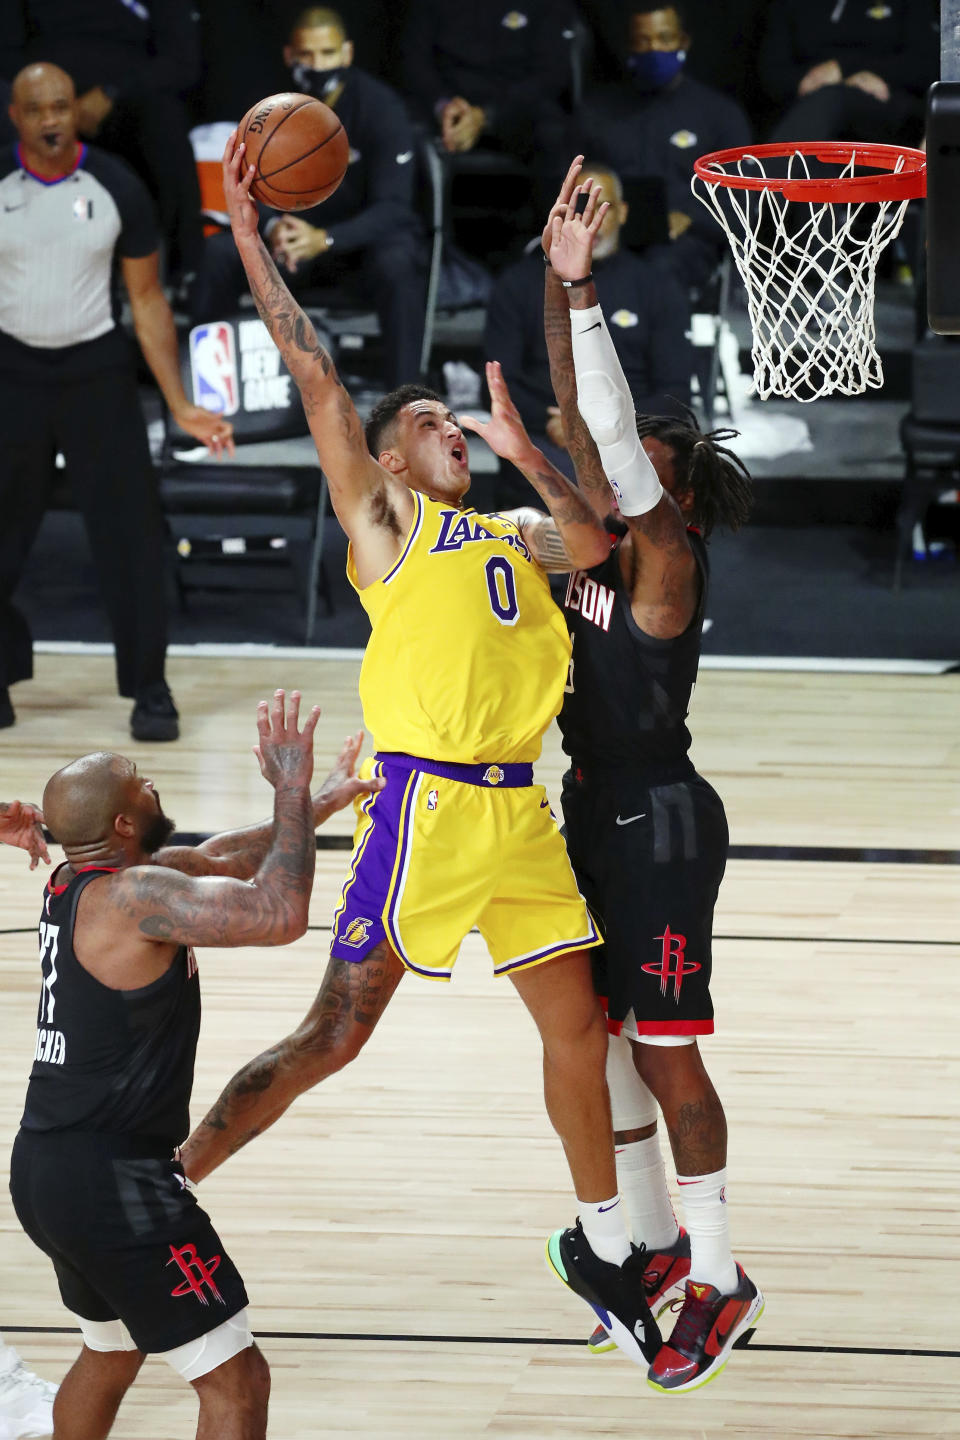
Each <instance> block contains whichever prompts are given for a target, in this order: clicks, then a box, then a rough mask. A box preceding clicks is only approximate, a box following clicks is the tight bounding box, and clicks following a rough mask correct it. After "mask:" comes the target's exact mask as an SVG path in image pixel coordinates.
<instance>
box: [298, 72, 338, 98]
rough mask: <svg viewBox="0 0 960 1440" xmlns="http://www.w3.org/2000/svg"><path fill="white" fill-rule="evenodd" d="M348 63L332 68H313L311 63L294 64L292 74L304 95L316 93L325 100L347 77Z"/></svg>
mask: <svg viewBox="0 0 960 1440" xmlns="http://www.w3.org/2000/svg"><path fill="white" fill-rule="evenodd" d="M347 69H348V67H347V66H346V65H336V66H335V67H334V68H333V69H332V70H311V69H310V66H309V65H300V64H297V65H294V67H293V70H292V71H291V74H292V75H293V83H294V85H295V86H296V87H297V89H298V90H299V91H300V93H301V94H303V95H315V96H316V97H317V99H318V100H325V99H326V98H327V96H328V95H332V94H333V92H334V90H336V89H338V88H339V86H341V85H342V84H343V82H344V81H345V80H346V78H347Z"/></svg>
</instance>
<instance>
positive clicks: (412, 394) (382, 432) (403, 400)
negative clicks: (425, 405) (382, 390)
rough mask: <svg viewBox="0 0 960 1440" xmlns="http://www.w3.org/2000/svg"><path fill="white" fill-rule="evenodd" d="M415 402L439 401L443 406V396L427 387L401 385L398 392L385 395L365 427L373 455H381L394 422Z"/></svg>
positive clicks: (365, 433)
mask: <svg viewBox="0 0 960 1440" xmlns="http://www.w3.org/2000/svg"><path fill="white" fill-rule="evenodd" d="M414 400H439V401H440V403H441V405H442V404H443V398H442V396H440V395H438V394H437V392H436V390H431V389H430V388H429V386H427V385H417V384H411V385H400V386H398V388H397V389H396V390H391V391H390V393H389V394H388V395H384V396H383V398H382V399H380V400H378V401H377V403H376V405H374V407H373V409H372V410H371V411H370V415H369V417H368V419H367V423H366V425H365V426H364V431H363V433H364V435H365V436H366V441H367V449H368V450H369V451H370V454H371V455H379V454H380V451H381V450H382V449H383V442H384V440H385V439H386V437H387V435H388V434H389V432H390V428H391V426H392V425H393V422H394V420H396V418H397V416H398V415H399V414H400V411H401V410H402V409H403V407H404V405H410V404H412V402H413V401H414Z"/></svg>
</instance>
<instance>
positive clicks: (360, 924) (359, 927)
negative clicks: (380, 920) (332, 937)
mask: <svg viewBox="0 0 960 1440" xmlns="http://www.w3.org/2000/svg"><path fill="white" fill-rule="evenodd" d="M372 924H373V921H372V920H365V919H363V918H362V917H360V916H357V918H356V920H351V921H350V924H349V925H348V926H347V928H346V930H344V932H343V934H342V935H341V936H340V939H341V940H342V941H343V943H344V945H353V946H360V945H362V944H363V943H364V941H365V940H366V938H367V936H368V935H369V933H370V926H371V925H372Z"/></svg>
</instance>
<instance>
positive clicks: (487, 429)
mask: <svg viewBox="0 0 960 1440" xmlns="http://www.w3.org/2000/svg"><path fill="white" fill-rule="evenodd" d="M486 368H487V385H488V386H489V389H490V420H489V421H488V422H487V423H484V422H483V421H480V420H477V419H476V418H475V417H474V416H473V415H461V416H460V417H459V420H460V424H461V426H462V427H463V428H464V429H465V430H473V431H475V432H476V434H477V435H480V436H482V437H483V439H484V440H486V442H487V444H488V445H489V446H490V448H491V450H493V452H494V453H495V454H496V455H499V456H500V458H501V460H509V461H510V463H511V464H512V465H515V466H516V467H517V469H518V470H519V471H520V473H521V474H522V475H523V476H524V478H525V479H527V480H529V482H530V484H531V485H532V486H533V488H534V490H536V492H537V494H538V495H539V496H540V499H541V500H542V501H543V503H544V504H545V505H546V507H547V510H548V511H549V512H550V513H549V514H548V515H544V513H543V512H542V511H541V510H534V509H533V508H532V507H529V508H528V507H524V508H523V509H522V510H513V511H510V512H509V513H510V518H511V519H513V520H515V521H516V523H517V525H518V526H519V529H520V535H521V537H522V539H523V542H524V544H525V545H526V546H527V549H528V550H529V551H530V553H531V555H532V556H533V558H534V559H535V560H536V561H538V563H539V564H540V565H542V566H543V568H544V569H545V570H552V571H554V572H558V573H561V574H562V573H564V572H566V571H569V570H589V569H591V567H592V566H594V565H599V564H600V562H601V560H605V559H606V558H607V556H608V555H609V554H610V540H609V537H608V535H607V532H606V530H605V529H604V528H603V525H602V523H601V521H600V519H599V517H598V516H597V514H596V513H595V512H594V510H593V508H592V507H591V505H590V504H589V502H588V501H587V500H586V499H585V497H584V496H583V495H581V494H580V491H579V490H578V489H577V487H576V485H572V484H571V483H570V481H569V480H568V479H567V477H566V476H565V475H561V473H560V471H559V470H558V469H557V468H556V466H554V465H551V463H550V461H549V460H548V459H547V458H546V456H545V455H544V454H543V452H542V451H541V450H538V449H537V447H536V445H534V443H533V441H532V440H531V439H530V436H529V435H528V434H527V432H526V429H525V427H524V424H523V421H522V420H521V418H520V412H519V410H518V409H517V407H516V406H515V405H514V403H513V401H512V400H511V399H510V391H509V390H508V389H507V382H506V380H504V378H503V372H502V371H501V369H500V364H499V362H498V361H496V360H488V361H487V367H486Z"/></svg>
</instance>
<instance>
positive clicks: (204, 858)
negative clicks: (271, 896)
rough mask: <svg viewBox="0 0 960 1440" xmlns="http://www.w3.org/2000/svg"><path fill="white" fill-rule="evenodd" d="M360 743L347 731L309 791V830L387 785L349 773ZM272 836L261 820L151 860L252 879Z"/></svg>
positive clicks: (192, 871) (269, 822)
mask: <svg viewBox="0 0 960 1440" xmlns="http://www.w3.org/2000/svg"><path fill="white" fill-rule="evenodd" d="M362 744H363V731H362V730H359V731H358V732H357V733H356V735H348V736H347V738H346V740H345V741H344V742H343V748H342V749H341V751H340V754H339V755H338V757H337V760H336V763H335V764H334V766H333V769H332V770H331V771H330V774H329V775H328V776H327V778H326V780H324V782H323V784H322V785H321V786H320V789H319V790H317V791H316V792H315V793H314V795H313V797H312V800H311V804H312V807H313V825H314V829H317V828H318V827H319V826H320V825H322V824H323V823H324V821H326V820H329V818H330V816H331V815H335V814H336V812H337V811H338V810H343V809H344V808H345V806H347V805H350V804H352V803H353V801H354V800H356V799H357V797H358V796H361V795H375V794H376V792H377V791H378V790H382V789H383V787H384V785H385V784H386V781H385V780H358V779H357V777H356V776H355V775H354V768H355V766H356V761H357V756H358V755H359V753H360V747H361V745H362ZM0 838H2V836H0ZM272 838H273V821H272V820H261V821H260V822H259V823H258V824H256V825H247V826H244V827H242V828H241V829H238V830H225V831H223V832H222V833H221V834H219V835H211V837H210V839H209V840H204V841H203V843H202V844H201V845H168V846H166V847H165V848H164V849H163V850H158V851H157V853H156V855H154V857H153V863H154V864H155V865H164V866H166V867H167V868H168V869H170V870H179V871H180V873H181V874H182V875H221V876H227V877H232V878H233V879H235V880H251V879H252V878H253V876H254V875H256V873H257V871H258V870H259V868H260V866H261V865H262V864H263V862H264V859H265V858H266V855H267V852H268V851H269V849H270V844H271V840H272Z"/></svg>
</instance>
